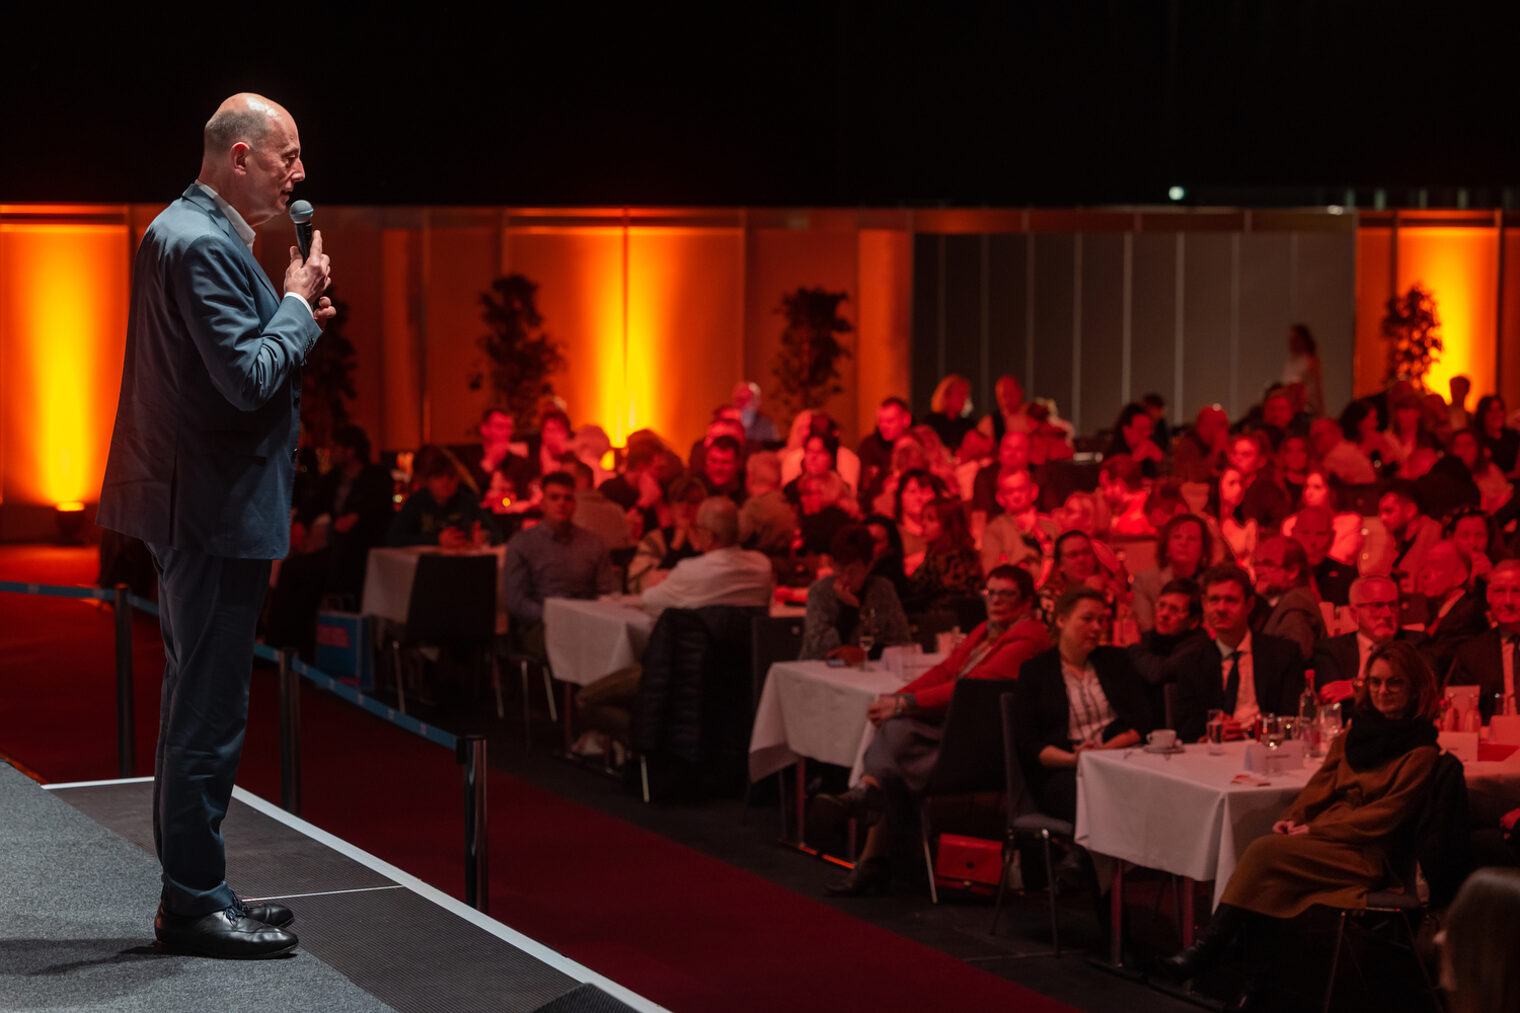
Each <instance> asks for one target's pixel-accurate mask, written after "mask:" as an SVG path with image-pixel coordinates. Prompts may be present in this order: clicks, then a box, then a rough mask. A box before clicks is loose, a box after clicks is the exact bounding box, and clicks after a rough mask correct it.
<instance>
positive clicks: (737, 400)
mask: <svg viewBox="0 0 1520 1013" xmlns="http://www.w3.org/2000/svg"><path fill="white" fill-rule="evenodd" d="M730 403H731V404H732V405H733V406H734V407H735V408H736V409H738V410H739V411H741V412H742V411H744V410H745V409H746V408H749V407H750V406H751V405H754V406H755V407H757V408H758V407H759V405H760V387H759V386H758V385H757V384H753V383H745V382H743V381H741V382H739V383H737V384H735V385H734V396H733V398H732V400H731V401H730Z"/></svg>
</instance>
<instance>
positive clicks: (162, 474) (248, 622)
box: [99, 94, 334, 958]
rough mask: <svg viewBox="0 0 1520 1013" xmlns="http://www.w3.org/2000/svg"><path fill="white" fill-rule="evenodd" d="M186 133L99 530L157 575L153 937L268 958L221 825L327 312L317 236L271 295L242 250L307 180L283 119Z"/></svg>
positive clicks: (267, 910) (228, 113)
mask: <svg viewBox="0 0 1520 1013" xmlns="http://www.w3.org/2000/svg"><path fill="white" fill-rule="evenodd" d="M203 140H204V147H203V153H202V161H201V169H200V174H199V175H198V176H197V177H196V181H195V182H194V183H193V184H191V186H189V187H188V188H187V189H186V190H185V192H184V194H183V195H181V197H180V198H179V199H178V200H176V201H175V202H174V203H172V204H170V205H169V207H168V208H167V209H166V210H165V211H164V212H163V213H162V214H160V215H159V216H158V217H157V218H156V219H154V220H153V224H152V225H150V226H149V227H148V230H147V232H146V233H145V234H144V235H143V239H142V244H141V245H140V246H139V248H138V251H137V258H136V260H135V262H134V264H133V268H132V302H131V309H130V311H129V314H128V322H127V347H126V360H125V363H124V366H123V368H122V379H121V396H120V399H119V401H118V403H117V413H116V427H115V430H114V431H113V433H112V435H111V452H110V457H109V459H108V461H107V463H106V474H105V481H104V484H103V486H102V488H101V492H100V517H99V523H100V525H101V526H102V527H106V528H110V529H112V530H114V531H120V532H122V533H123V534H127V535H133V536H135V537H137V538H140V539H142V540H143V541H144V542H146V543H147V545H148V549H149V551H150V552H151V553H152V555H153V560H154V563H155V565H156V566H157V569H158V574H159V625H160V627H161V628H162V630H163V637H164V653H165V656H166V665H165V668H164V680H163V694H162V702H161V704H160V719H159V733H158V752H157V756H156V759H155V762H154V784H153V809H154V811H153V838H154V844H155V845H156V847H157V851H158V857H159V861H160V863H161V864H162V866H163V892H162V895H161V898H160V901H161V903H160V906H159V910H158V915H157V917H156V918H155V920H154V934H155V935H156V937H157V939H158V943H159V946H160V948H162V949H165V950H168V951H171V952H176V953H193V954H202V955H206V956H214V957H241V958H247V957H267V956H274V955H276V954H279V953H284V952H287V951H288V950H290V949H291V948H293V947H294V946H295V945H296V937H295V936H294V935H292V934H291V933H289V932H287V931H285V930H284V926H286V925H288V924H289V923H290V921H291V920H292V918H293V916H292V915H291V913H290V911H289V910H288V909H287V908H284V907H282V906H280V905H274V904H260V905H254V906H247V905H244V904H243V903H242V901H241V900H239V898H238V896H237V894H235V893H234V892H233V891H232V889H231V887H229V886H228V885H227V882H226V879H225V875H226V855H225V851H224V848H223V843H222V833H221V826H222V819H223V817H224V816H225V815H226V813H227V805H228V803H229V802H230V800H231V796H232V783H233V778H234V776H235V775H236V773H237V766H238V759H239V757H240V756H241V754H242V748H243V732H244V726H245V725H246V723H247V717H248V684H249V678H250V675H251V672H252V667H253V646H254V632H255V627H256V624H257V621H258V615H259V611H260V608H261V607H262V605H263V601H264V594H265V591H266V590H267V589H268V586H269V571H270V561H271V560H273V559H281V558H283V557H284V556H285V555H286V553H287V552H288V550H289V542H290V506H291V488H292V482H293V476H294V454H295V450H296V441H297V437H298V434H299V424H300V423H299V418H300V392H301V364H302V362H303V361H304V360H305V358H306V356H307V354H309V353H310V351H311V349H312V346H313V345H315V344H316V342H317V338H318V336H319V335H320V333H321V329H322V326H323V324H325V323H326V322H327V320H329V319H330V318H331V317H332V316H333V313H334V310H333V308H332V305H331V302H330V300H329V299H328V298H327V297H325V296H324V295H323V293H324V292H325V291H326V290H327V288H328V286H329V285H330V284H331V282H330V277H329V269H330V268H329V263H328V258H327V256H326V254H324V253H323V252H322V235H321V233H317V234H316V235H315V236H314V237H313V239H312V244H311V249H310V252H309V255H308V256H307V257H306V258H305V259H304V260H303V259H302V258H301V256H300V253H299V251H298V250H297V249H296V248H295V247H291V248H290V264H289V267H288V268H287V269H286V271H285V278H284V294H283V296H282V295H281V294H280V293H278V292H276V291H275V288H274V286H273V285H271V284H270V281H269V277H268V276H267V275H266V274H265V273H264V270H263V268H261V267H260V266H259V264H258V261H256V260H255V259H254V257H253V241H254V231H253V228H254V226H257V225H261V224H263V223H264V222H266V221H268V220H270V219H271V218H274V217H276V216H277V215H280V214H282V213H284V212H285V210H286V207H287V205H288V204H289V201H290V193H291V189H292V188H293V187H294V186H295V185H296V184H297V183H299V182H300V181H301V180H303V179H304V178H305V176H306V173H305V168H304V166H303V165H302V163H301V141H300V135H299V134H298V133H297V131H296V124H295V121H294V120H293V119H292V118H291V116H290V113H288V112H286V111H285V109H284V108H282V107H281V106H280V105H278V104H277V103H274V102H271V101H270V100H269V99H266V98H263V97H262V96H259V95H253V94H240V95H234V96H232V97H231V98H229V99H227V101H225V102H223V103H222V105H221V107H220V108H218V109H217V111H216V113H215V114H214V115H213V116H212V117H211V119H210V120H209V121H208V122H207V123H206V127H205V131H204V138H203Z"/></svg>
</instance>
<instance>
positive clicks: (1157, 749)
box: [1140, 743, 1187, 756]
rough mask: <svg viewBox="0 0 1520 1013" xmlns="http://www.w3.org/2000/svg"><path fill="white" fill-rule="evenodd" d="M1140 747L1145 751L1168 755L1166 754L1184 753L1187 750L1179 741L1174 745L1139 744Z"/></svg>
mask: <svg viewBox="0 0 1520 1013" xmlns="http://www.w3.org/2000/svg"><path fill="white" fill-rule="evenodd" d="M1140 748H1141V749H1143V750H1145V751H1146V752H1147V753H1155V754H1157V755H1158V756H1168V755H1171V754H1175V753H1185V752H1187V750H1186V749H1183V748H1182V744H1181V743H1177V744H1175V745H1172V746H1166V747H1162V746H1151V745H1145V746H1141V747H1140Z"/></svg>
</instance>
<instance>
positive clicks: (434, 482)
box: [422, 472, 459, 506]
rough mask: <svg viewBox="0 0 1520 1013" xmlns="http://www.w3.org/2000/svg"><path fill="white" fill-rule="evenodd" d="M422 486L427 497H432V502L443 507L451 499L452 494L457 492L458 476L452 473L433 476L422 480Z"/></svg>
mask: <svg viewBox="0 0 1520 1013" xmlns="http://www.w3.org/2000/svg"><path fill="white" fill-rule="evenodd" d="M422 484H423V485H424V486H425V487H426V488H427V491H428V495H429V496H431V497H433V500H434V501H435V502H436V503H437V504H438V505H439V506H443V505H444V504H445V503H447V502H448V501H449V500H451V499H453V498H454V494H455V493H456V492H458V491H459V476H458V475H455V474H453V473H452V472H450V473H448V474H444V475H434V476H433V477H432V478H429V479H426V480H424V482H423V483H422Z"/></svg>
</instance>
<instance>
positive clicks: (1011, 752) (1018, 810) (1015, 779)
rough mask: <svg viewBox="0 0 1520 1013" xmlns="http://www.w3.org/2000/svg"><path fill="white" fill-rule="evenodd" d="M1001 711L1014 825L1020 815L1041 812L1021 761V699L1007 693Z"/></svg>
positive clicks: (1010, 816) (1010, 814) (1005, 771)
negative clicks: (1025, 776)
mask: <svg viewBox="0 0 1520 1013" xmlns="http://www.w3.org/2000/svg"><path fill="white" fill-rule="evenodd" d="M998 711H999V713H1000V715H1001V717H1002V719H1003V779H1004V781H1005V783H1006V784H1007V787H1008V821H1009V823H1010V824H1011V823H1012V822H1013V821H1014V820H1015V819H1017V818H1018V817H1020V816H1026V815H1028V814H1029V813H1032V812H1037V811H1038V810H1039V806H1038V805H1036V804H1035V800H1034V792H1032V791H1030V790H1029V782H1028V781H1026V780H1024V763H1023V761H1022V760H1020V759H1019V735H1018V725H1019V698H1018V696H1017V695H1016V694H1013V693H1005V694H1004V695H1003V696H1001V697H999V698H998Z"/></svg>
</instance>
